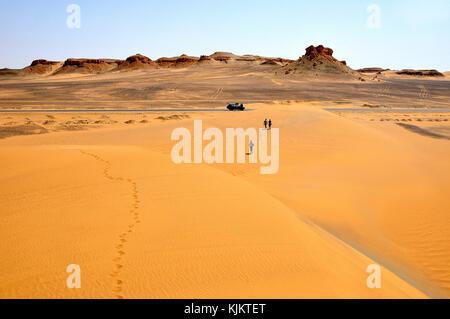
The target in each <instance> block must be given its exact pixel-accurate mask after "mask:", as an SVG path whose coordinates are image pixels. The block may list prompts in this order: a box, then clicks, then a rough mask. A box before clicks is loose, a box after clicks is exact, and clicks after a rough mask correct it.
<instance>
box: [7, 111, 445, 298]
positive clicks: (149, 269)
mask: <svg viewBox="0 0 450 319" xmlns="http://www.w3.org/2000/svg"><path fill="white" fill-rule="evenodd" d="M249 107H251V108H252V109H254V111H248V112H242V113H240V112H238V113H236V112H223V113H219V112H210V113H207V112H204V113H201V112H199V113H195V114H189V118H187V117H186V118H183V117H174V118H173V119H172V120H167V119H165V120H163V119H160V118H159V117H160V115H157V114H155V115H152V118H150V119H148V123H140V121H139V119H140V118H143V116H144V115H145V114H144V115H142V114H136V115H134V118H132V115H130V114H108V116H109V117H110V118H114V121H117V123H116V124H113V125H111V126H108V127H104V128H92V129H85V130H79V131H59V132H49V133H47V134H36V135H31V136H15V137H10V138H5V139H2V140H1V141H0V149H1V153H2V154H3V156H2V158H1V161H2V163H1V167H2V169H1V177H0V179H1V180H2V183H1V185H2V186H1V188H2V191H1V194H2V198H1V203H2V207H3V208H2V220H3V222H2V225H1V228H2V229H1V234H2V241H1V245H2V247H1V250H2V255H3V256H4V257H3V261H2V264H3V266H4V269H7V271H4V272H2V275H1V279H2V281H1V283H2V284H1V286H0V295H1V296H2V297H3V298H12V297H19V298H31V297H39V298H85V297H99V298H112V297H117V298H132V297H137V298H198V297H199V298H203V297H204V298H209V297H215V298H225V297H242V298H282V297H285V298H302V297H308V298H309V297H311V298H314V297H324V298H386V297H388V298H424V297H448V296H449V286H448V281H449V276H450V269H449V268H448V265H449V263H448V260H449V258H450V256H449V255H448V252H449V251H450V250H449V248H450V247H449V241H448V238H450V236H449V235H450V229H449V225H450V223H449V216H448V212H449V211H450V210H449V208H450V207H449V201H448V196H447V195H448V194H447V192H448V189H449V188H448V187H449V185H448V183H449V180H450V178H449V177H450V176H449V174H450V167H449V163H450V161H449V160H448V159H449V156H450V154H449V151H450V148H449V147H448V143H449V141H448V140H445V139H437V138H432V137H429V136H423V135H420V134H416V133H413V132H410V131H408V130H405V129H404V128H402V127H399V126H398V125H396V124H394V123H390V122H385V121H383V122H382V121H377V122H372V121H370V118H371V117H372V116H371V115H366V113H364V114H362V115H360V117H361V118H359V119H355V118H352V117H349V116H341V115H339V114H336V113H334V112H328V111H325V110H323V109H322V108H321V107H320V103H263V104H255V105H251V106H249ZM175 114H176V111H175V112H174V114H173V115H175ZM27 115H28V116H30V117H32V116H36V115H35V114H31V115H30V114H27ZM170 115H171V114H166V115H165V116H166V117H170ZM39 116H42V115H39ZM54 116H55V117H56V119H57V120H70V119H71V117H72V114H56V115H54ZM86 116H91V117H92V115H91V114H88V115H86ZM98 116H99V117H101V116H102V115H101V114H99V115H98ZM146 116H147V118H148V117H149V115H148V114H147V115H146ZM269 116H270V117H271V118H272V119H273V120H274V123H276V127H279V128H280V170H279V172H278V174H275V175H266V176H263V175H260V174H259V165H255V164H215V165H207V164H197V165H193V164H182V165H176V164H174V163H172V161H171V159H170V150H171V147H172V146H173V142H172V141H170V133H171V131H172V130H173V129H174V128H176V127H187V128H190V127H192V125H193V123H192V121H193V119H202V120H203V122H204V127H205V128H206V127H218V128H225V127H244V128H245V127H258V126H260V124H261V123H260V122H261V118H265V117H269ZM364 116H366V117H367V118H365V119H363V118H362V117H364ZM63 117H66V118H63ZM58 118H59V119H58ZM126 119H128V120H134V122H133V124H125V123H124V122H126V121H125V120H126ZM32 120H33V119H32ZM440 123H441V124H442V123H444V122H440ZM442 125H443V124H442ZM372 263H377V264H379V265H381V267H382V274H383V275H382V276H383V277H382V278H383V279H382V280H383V281H382V288H381V289H368V288H367V286H366V278H367V275H368V274H367V273H366V267H367V266H368V265H369V264H372ZM69 264H79V265H80V266H81V269H82V274H83V281H82V288H81V289H67V288H66V286H65V279H66V277H67V275H68V274H67V273H66V272H65V269H66V267H67V265H69Z"/></svg>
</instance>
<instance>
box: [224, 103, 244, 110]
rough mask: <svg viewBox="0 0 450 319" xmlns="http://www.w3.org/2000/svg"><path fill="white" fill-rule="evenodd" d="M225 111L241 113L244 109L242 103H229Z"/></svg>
mask: <svg viewBox="0 0 450 319" xmlns="http://www.w3.org/2000/svg"><path fill="white" fill-rule="evenodd" d="M227 109H228V110H230V111H243V110H245V107H244V104H242V103H240V104H239V103H229V104H228V106H227Z"/></svg>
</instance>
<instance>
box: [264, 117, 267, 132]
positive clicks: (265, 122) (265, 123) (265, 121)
mask: <svg viewBox="0 0 450 319" xmlns="http://www.w3.org/2000/svg"><path fill="white" fill-rule="evenodd" d="M264 128H265V129H266V130H267V119H264Z"/></svg>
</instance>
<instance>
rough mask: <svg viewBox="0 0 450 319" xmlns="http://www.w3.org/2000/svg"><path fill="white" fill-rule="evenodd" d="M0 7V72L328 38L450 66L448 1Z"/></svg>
mask: <svg viewBox="0 0 450 319" xmlns="http://www.w3.org/2000/svg"><path fill="white" fill-rule="evenodd" d="M70 4H76V5H78V6H79V8H80V9H81V14H80V28H70V27H69V26H68V25H67V19H68V17H69V16H70V15H71V13H70V12H69V13H68V12H67V8H68V6H69V5H70ZM0 6H1V8H2V10H1V11H0V21H1V22H0V41H1V42H2V47H3V50H2V51H1V52H0V68H5V67H6V68H23V67H25V66H27V65H29V64H30V63H31V61H32V60H35V59H48V60H57V61H64V60H65V59H67V58H115V59H125V58H126V57H128V56H130V55H133V54H136V53H141V54H143V55H146V56H148V57H150V58H152V59H157V58H159V57H163V56H168V57H170V56H178V55H181V54H188V55H193V56H200V55H203V54H205V55H210V54H212V53H214V52H216V51H227V52H233V53H235V54H239V55H243V54H255V55H261V56H269V57H283V58H289V59H298V57H299V56H301V55H303V54H304V49H305V48H306V47H307V46H309V45H311V44H314V45H319V44H323V45H325V46H327V47H331V48H333V50H334V52H335V54H334V55H335V57H336V58H337V59H339V60H346V61H347V63H348V65H349V66H350V67H352V68H354V69H357V68H361V67H374V66H376V67H385V68H390V69H404V68H414V69H438V70H440V71H449V70H450V41H449V40H450V39H449V35H448V30H450V2H449V1H445V0H444V1H443V0H435V1H428V2H425V1H417V0H413V1H405V0H400V1H395V2H393V1H387V0H380V1H365V0H364V1H348V2H345V3H340V2H329V1H316V2H314V3H311V2H307V1H289V0H282V1H278V2H276V3H274V2H272V1H246V2H239V1H235V0H232V1H217V2H214V3H211V2H208V1H190V2H183V1H171V2H170V3H166V2H165V1H159V0H158V1H143V0H134V1H128V2H120V1H108V2H106V1H96V2H95V3H93V2H91V1H86V0H79V1H75V0H71V1H56V0H52V1H46V2H45V3H39V2H36V1H23V0H22V1H15V2H12V1H4V0H1V1H0ZM377 10H379V14H378V13H377ZM374 14H375V15H376V16H375V17H374ZM368 19H369V21H368ZM374 19H375V20H374Z"/></svg>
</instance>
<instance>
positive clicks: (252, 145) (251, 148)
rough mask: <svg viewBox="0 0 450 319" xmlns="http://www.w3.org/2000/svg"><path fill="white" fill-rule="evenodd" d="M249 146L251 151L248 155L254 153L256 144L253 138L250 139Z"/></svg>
mask: <svg viewBox="0 0 450 319" xmlns="http://www.w3.org/2000/svg"><path fill="white" fill-rule="evenodd" d="M248 146H249V148H250V153H248V155H252V154H253V147H254V146H255V144H253V141H252V140H250V144H249V145H248Z"/></svg>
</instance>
